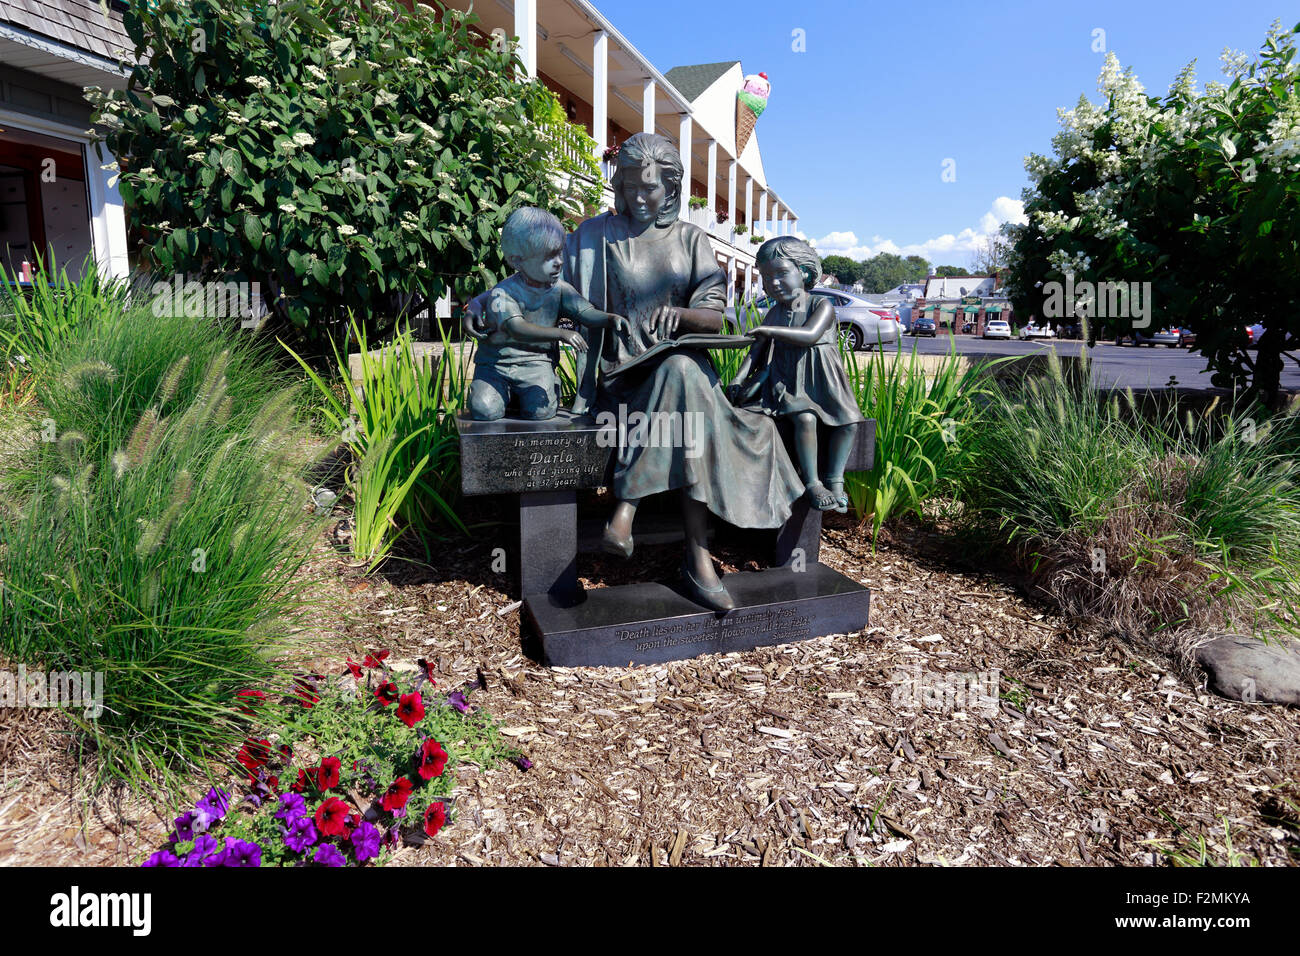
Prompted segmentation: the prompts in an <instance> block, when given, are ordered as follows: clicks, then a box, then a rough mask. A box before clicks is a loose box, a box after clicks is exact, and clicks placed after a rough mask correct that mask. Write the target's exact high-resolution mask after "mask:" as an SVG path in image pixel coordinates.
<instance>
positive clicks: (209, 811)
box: [194, 787, 230, 830]
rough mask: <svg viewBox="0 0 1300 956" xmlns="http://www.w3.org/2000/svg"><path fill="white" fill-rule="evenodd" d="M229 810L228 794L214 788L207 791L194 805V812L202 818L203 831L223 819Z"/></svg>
mask: <svg viewBox="0 0 1300 956" xmlns="http://www.w3.org/2000/svg"><path fill="white" fill-rule="evenodd" d="M229 809H230V794H229V793H227V792H226V791H224V790H218V789H217V788H216V787H213V788H212V789H211V790H209V791H208V795H207V796H206V797H204V798H203V799H202V800H200V801H199V802H198V803H196V804H195V805H194V810H195V812H196V813H198V815H199V816H200V817H202V818H203V821H204V826H203V828H204V829H205V830H206V829H208V828H209V827H211V826H212V824H214V823H216V822H217V821H218V820H220V819H222V818H223V817H225V815H226V811H227V810H229Z"/></svg>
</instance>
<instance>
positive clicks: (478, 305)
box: [461, 292, 489, 341]
mask: <svg viewBox="0 0 1300 956" xmlns="http://www.w3.org/2000/svg"><path fill="white" fill-rule="evenodd" d="M486 313H487V293H486V292H485V293H483V294H482V295H476V296H475V297H474V298H472V299H470V300H469V302H468V303H467V304H466V306H465V317H464V318H463V319H461V327H462V328H463V329H464V330H465V334H466V335H468V336H469V337H470V338H473V339H478V340H480V341H482V340H483V339H486V338H487V336H488V332H489V329H488V327H487V321H486Z"/></svg>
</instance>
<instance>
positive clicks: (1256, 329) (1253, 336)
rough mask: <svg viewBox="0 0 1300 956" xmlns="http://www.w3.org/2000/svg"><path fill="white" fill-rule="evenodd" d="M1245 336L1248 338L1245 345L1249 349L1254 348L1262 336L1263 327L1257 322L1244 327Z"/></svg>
mask: <svg viewBox="0 0 1300 956" xmlns="http://www.w3.org/2000/svg"><path fill="white" fill-rule="evenodd" d="M1246 335H1247V336H1248V339H1247V341H1246V345H1248V346H1249V347H1250V348H1255V347H1256V346H1258V345H1259V340H1260V339H1261V338H1262V337H1263V335H1264V326H1262V325H1260V324H1259V323H1258V322H1256V323H1255V324H1254V325H1248V326H1246Z"/></svg>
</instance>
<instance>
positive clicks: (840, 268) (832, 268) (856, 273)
mask: <svg viewBox="0 0 1300 956" xmlns="http://www.w3.org/2000/svg"><path fill="white" fill-rule="evenodd" d="M822 271H823V272H825V273H827V274H828V275H833V276H834V277H835V278H836V279H838V280H839V281H840V284H841V285H853V283H855V282H857V281H858V279H859V278H860V277H861V275H862V264H861V263H859V262H854V261H853V260H852V259H850V258H849V257H848V256H836V255H830V256H827V257H826V258H824V259H822Z"/></svg>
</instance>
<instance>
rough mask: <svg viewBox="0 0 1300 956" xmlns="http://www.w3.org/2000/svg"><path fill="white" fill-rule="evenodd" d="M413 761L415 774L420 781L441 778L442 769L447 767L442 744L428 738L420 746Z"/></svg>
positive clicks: (445, 754)
mask: <svg viewBox="0 0 1300 956" xmlns="http://www.w3.org/2000/svg"><path fill="white" fill-rule="evenodd" d="M415 761H416V768H415V772H416V773H418V774H419V775H420V779H421V780H432V779H433V778H434V777H440V776H442V768H443V767H445V766H446V765H447V751H445V750H443V749H442V744H440V743H438V741H436V740H434V739H433V738H432V737H430V738H429V739H428V740H426V741H425V742H424V743H423V744H421V745H420V749H419V750H418V751H417V752H416V754H415Z"/></svg>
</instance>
